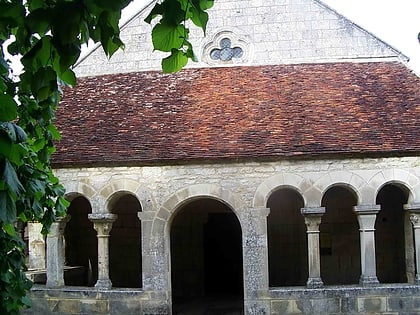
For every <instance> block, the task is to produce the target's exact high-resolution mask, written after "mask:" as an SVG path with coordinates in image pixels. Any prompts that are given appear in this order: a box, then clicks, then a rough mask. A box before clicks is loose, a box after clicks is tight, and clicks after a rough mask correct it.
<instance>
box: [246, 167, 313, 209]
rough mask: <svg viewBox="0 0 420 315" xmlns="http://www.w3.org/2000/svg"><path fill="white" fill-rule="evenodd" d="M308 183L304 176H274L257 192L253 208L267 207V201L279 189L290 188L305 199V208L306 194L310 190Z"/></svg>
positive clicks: (261, 185) (305, 202)
mask: <svg viewBox="0 0 420 315" xmlns="http://www.w3.org/2000/svg"><path fill="white" fill-rule="evenodd" d="M309 186H310V185H308V181H307V180H306V179H305V178H303V177H302V176H298V175H296V174H292V173H281V174H277V175H274V176H272V177H270V178H268V179H266V180H265V181H263V182H262V183H261V184H260V185H259V186H258V187H257V190H256V191H255V194H254V199H253V201H252V204H253V207H254V208H257V207H263V208H265V207H266V206H267V201H268V199H269V198H270V196H271V195H272V193H273V192H274V191H276V190H278V189H282V188H289V189H293V190H295V191H296V192H297V193H298V194H300V195H301V196H302V198H303V202H304V206H306V205H307V201H306V198H305V192H306V191H307V190H308V187H309Z"/></svg>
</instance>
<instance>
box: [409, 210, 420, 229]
mask: <svg viewBox="0 0 420 315" xmlns="http://www.w3.org/2000/svg"><path fill="white" fill-rule="evenodd" d="M410 221H411V224H413V226H414V228H420V224H419V223H420V215H419V214H414V213H413V214H411V215H410Z"/></svg>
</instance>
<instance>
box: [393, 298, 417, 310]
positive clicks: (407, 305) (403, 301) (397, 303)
mask: <svg viewBox="0 0 420 315" xmlns="http://www.w3.org/2000/svg"><path fill="white" fill-rule="evenodd" d="M388 309H389V310H390V311H398V312H413V311H417V312H419V311H420V297H398V296H396V297H394V296H391V297H389V298H388Z"/></svg>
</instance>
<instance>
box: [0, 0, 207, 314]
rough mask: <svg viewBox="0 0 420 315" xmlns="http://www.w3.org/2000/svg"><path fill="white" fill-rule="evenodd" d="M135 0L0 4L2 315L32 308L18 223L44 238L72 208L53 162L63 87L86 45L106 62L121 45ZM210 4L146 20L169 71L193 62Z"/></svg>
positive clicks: (71, 80)
mask: <svg viewBox="0 0 420 315" xmlns="http://www.w3.org/2000/svg"><path fill="white" fill-rule="evenodd" d="M129 2H130V0H26V1H22V0H0V44H1V47H2V49H1V54H0V314H17V313H18V312H19V309H20V308H21V307H22V306H30V300H29V299H28V297H27V292H28V290H29V288H30V287H31V283H30V282H29V280H27V279H26V277H25V275H24V272H23V271H24V260H25V259H24V258H25V257H24V244H23V242H22V240H21V236H20V235H19V232H18V228H17V226H18V224H17V222H18V221H20V222H22V223H26V222H28V221H32V220H33V221H39V222H41V223H43V226H44V230H43V231H44V233H46V232H47V231H48V228H49V226H50V224H51V223H52V222H53V221H54V220H55V219H56V217H57V216H63V215H64V214H65V211H66V207H67V205H68V202H67V201H66V200H65V198H64V188H63V186H62V185H61V184H60V183H59V181H58V179H57V178H56V177H55V176H54V174H53V171H52V168H51V165H50V158H51V155H52V154H53V153H54V150H55V148H54V141H57V140H59V138H60V135H59V132H58V131H57V129H56V127H55V126H54V116H55V111H56V109H57V106H58V104H59V101H60V97H61V86H63V85H74V84H75V83H76V78H75V75H74V73H73V71H72V69H71V68H72V66H73V65H74V64H75V62H76V61H77V60H78V58H79V55H80V51H81V47H82V45H83V44H86V43H88V41H89V40H93V41H94V42H100V43H101V44H102V47H103V50H104V52H105V54H106V55H107V56H108V57H111V56H112V55H113V54H114V53H115V52H116V51H117V50H118V49H119V48H123V47H124V45H123V43H122V41H121V39H120V36H119V35H120V29H119V24H118V23H119V20H120V17H121V10H122V9H123V8H124V7H125V6H127V5H128V3H129ZM212 4H213V0H163V1H161V2H159V3H158V4H156V5H155V7H154V8H153V9H152V12H151V13H150V15H149V16H148V17H147V19H146V21H147V22H149V23H151V22H152V20H154V19H155V18H156V17H160V20H159V22H158V23H156V24H155V26H154V28H153V31H152V42H153V44H154V47H155V49H156V50H161V51H164V52H170V55H169V56H168V57H167V58H165V59H164V60H163V61H162V67H163V71H164V72H172V71H177V70H179V69H181V68H182V67H183V66H185V65H186V63H187V61H188V59H192V60H194V54H193V51H192V46H191V43H190V42H189V41H188V34H189V29H188V27H187V25H186V21H188V20H191V21H192V22H193V23H194V24H195V25H196V26H198V27H200V28H202V29H203V30H204V31H205V27H206V23H207V20H208V15H207V13H206V10H207V9H208V8H210V7H211V6H212ZM6 41H8V42H9V44H8V45H7V53H8V54H9V55H12V56H21V62H22V64H23V67H24V69H23V73H22V74H21V75H20V76H19V77H16V76H12V75H11V74H12V71H11V68H10V60H8V59H7V57H6V51H5V49H6V48H5V47H6V45H4V43H5V42H6Z"/></svg>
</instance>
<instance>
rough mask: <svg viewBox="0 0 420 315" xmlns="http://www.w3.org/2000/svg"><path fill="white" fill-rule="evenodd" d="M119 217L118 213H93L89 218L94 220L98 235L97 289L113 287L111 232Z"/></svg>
mask: <svg viewBox="0 0 420 315" xmlns="http://www.w3.org/2000/svg"><path fill="white" fill-rule="evenodd" d="M116 219H117V215H116V214H112V213H91V214H89V220H91V221H92V222H93V227H94V228H95V230H96V232H97V237H98V281H97V282H96V284H95V288H97V289H110V288H111V287H112V283H111V280H110V279H109V246H108V245H109V244H108V243H109V232H110V231H111V229H112V223H114V221H115V220H116Z"/></svg>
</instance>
